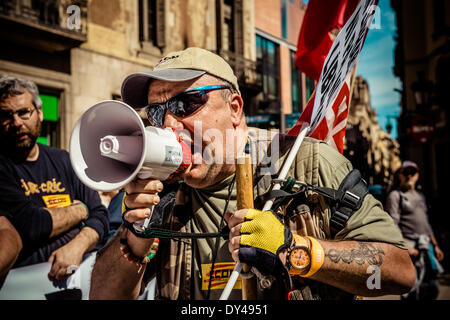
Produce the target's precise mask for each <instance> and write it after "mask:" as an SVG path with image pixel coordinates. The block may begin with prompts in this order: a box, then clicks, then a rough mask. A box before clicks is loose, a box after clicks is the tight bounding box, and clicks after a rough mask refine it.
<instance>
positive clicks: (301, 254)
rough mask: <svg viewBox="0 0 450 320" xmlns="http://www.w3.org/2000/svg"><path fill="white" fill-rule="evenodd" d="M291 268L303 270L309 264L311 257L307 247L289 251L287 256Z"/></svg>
mask: <svg viewBox="0 0 450 320" xmlns="http://www.w3.org/2000/svg"><path fill="white" fill-rule="evenodd" d="M289 260H290V263H291V266H292V267H293V268H295V269H305V268H306V267H308V266H309V264H310V263H311V257H310V254H309V251H308V248H307V247H303V246H299V247H295V248H293V249H292V250H291V254H290V256H289Z"/></svg>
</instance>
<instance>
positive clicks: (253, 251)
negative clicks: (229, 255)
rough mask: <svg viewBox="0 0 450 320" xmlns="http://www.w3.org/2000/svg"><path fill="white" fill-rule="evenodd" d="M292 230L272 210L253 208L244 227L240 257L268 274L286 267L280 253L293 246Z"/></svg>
mask: <svg viewBox="0 0 450 320" xmlns="http://www.w3.org/2000/svg"><path fill="white" fill-rule="evenodd" d="M291 242H292V233H291V232H290V231H289V229H288V228H286V227H285V226H284V224H283V223H281V221H280V220H279V218H278V217H277V216H276V215H275V214H274V213H272V212H271V211H260V210H256V209H249V210H248V212H247V214H246V215H245V221H244V222H243V223H242V226H241V242H240V248H239V260H240V261H241V262H244V263H246V264H248V265H250V266H254V267H256V268H257V269H258V270H260V271H261V272H263V273H266V274H273V275H275V274H279V273H280V272H283V271H284V270H285V268H284V266H283V264H282V263H281V260H280V258H279V257H278V254H279V253H280V251H281V250H283V249H287V248H289V246H290V245H291Z"/></svg>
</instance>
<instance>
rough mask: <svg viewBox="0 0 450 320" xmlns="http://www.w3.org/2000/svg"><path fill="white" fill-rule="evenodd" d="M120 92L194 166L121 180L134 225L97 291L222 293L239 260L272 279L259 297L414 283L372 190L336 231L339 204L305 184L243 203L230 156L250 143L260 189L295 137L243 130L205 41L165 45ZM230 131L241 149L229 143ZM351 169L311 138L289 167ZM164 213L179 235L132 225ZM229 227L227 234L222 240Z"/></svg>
mask: <svg viewBox="0 0 450 320" xmlns="http://www.w3.org/2000/svg"><path fill="white" fill-rule="evenodd" d="M122 97H123V101H124V102H125V103H127V104H129V105H130V106H131V107H133V108H135V109H140V108H145V111H146V113H147V116H148V120H149V121H150V123H151V124H152V125H153V126H157V127H169V128H172V129H174V130H175V131H176V132H179V134H180V137H181V138H182V139H183V140H184V141H185V142H187V143H190V144H191V146H192V151H193V165H192V167H191V168H190V170H189V171H188V172H185V173H184V176H183V177H182V178H183V182H180V183H175V184H167V183H164V184H163V182H161V181H158V180H154V179H144V180H142V179H135V180H133V181H132V182H130V183H129V184H128V185H127V186H126V187H125V191H126V196H125V198H124V203H123V219H124V221H126V222H127V223H126V225H127V226H128V227H125V226H122V228H121V229H119V231H118V232H117V233H116V235H115V237H114V238H113V240H112V241H110V242H109V243H108V245H107V246H106V247H105V248H104V249H102V251H101V252H99V254H98V255H97V259H96V262H95V265H94V268H93V272H92V281H91V288H90V298H91V299H136V298H138V297H139V295H140V294H141V293H142V290H143V289H144V288H145V286H146V283H148V281H149V280H151V279H152V278H154V277H156V280H157V281H156V298H157V299H218V298H219V296H220V294H221V292H222V290H223V289H224V287H225V285H226V283H227V281H228V278H229V276H230V274H231V271H232V270H233V267H234V265H235V262H237V261H240V262H243V263H246V264H247V265H249V266H252V267H254V268H253V270H254V273H256V274H257V276H258V278H264V277H269V278H270V279H272V280H271V281H270V284H269V285H267V282H261V281H258V282H257V287H256V289H255V290H256V293H255V294H256V296H257V298H258V299H259V298H260V299H283V298H284V297H285V296H286V293H287V292H291V293H292V292H294V293H295V294H291V297H292V298H296V297H297V298H301V299H315V298H322V299H336V298H352V297H354V296H355V295H362V296H377V295H385V294H400V293H404V292H407V291H408V290H409V288H410V287H411V286H412V285H413V283H414V279H415V277H414V267H413V265H412V263H411V260H410V258H409V256H408V252H407V248H406V246H405V244H404V242H403V240H402V236H401V234H400V232H399V231H398V229H397V228H396V226H395V225H394V223H393V221H392V219H391V218H390V217H389V215H388V214H387V213H386V212H385V211H383V209H382V206H381V204H380V203H379V202H378V201H377V200H375V199H374V198H373V197H372V196H371V195H369V194H367V193H364V194H362V195H361V196H360V197H359V196H357V198H358V199H359V200H358V206H357V208H356V209H355V210H349V211H348V212H349V214H348V215H347V216H346V217H347V218H348V219H345V220H344V221H341V222H342V223H341V225H340V227H339V228H336V227H335V225H334V224H333V221H334V220H333V219H335V218H332V217H333V216H336V215H335V214H336V212H337V211H336V210H335V206H334V203H333V202H332V201H331V200H329V199H328V198H326V197H324V196H323V195H322V194H317V193H314V192H310V191H308V192H303V193H300V192H299V193H298V194H295V196H292V197H291V198H290V201H288V202H287V203H283V204H282V205H279V206H277V207H273V208H272V211H265V212H261V211H259V210H257V209H250V210H248V209H245V210H239V211H236V185H235V183H234V180H235V178H234V176H235V164H234V161H229V159H230V158H232V159H234V158H236V157H237V155H238V152H241V151H242V150H243V147H244V146H245V145H246V144H247V145H248V146H249V149H250V152H251V155H252V159H256V160H255V161H254V189H255V191H256V192H255V194H256V195H262V194H264V193H265V192H266V191H268V190H269V189H270V185H271V175H274V174H276V173H277V171H278V169H279V168H280V165H281V164H282V163H283V161H284V159H285V157H286V154H287V152H288V151H289V149H290V147H291V146H292V143H293V139H291V138H290V137H287V136H284V135H281V134H273V133H269V132H267V131H265V130H260V129H256V128H249V127H247V125H246V123H245V117H244V111H243V108H244V105H243V99H242V97H241V95H240V91H239V86H238V83H237V78H236V76H235V75H234V73H233V71H232V69H231V67H230V66H229V65H228V63H227V62H226V61H225V60H224V59H222V58H221V57H219V56H217V55H216V54H214V53H211V52H209V51H207V50H204V49H200V48H188V49H186V50H184V51H180V52H173V53H170V54H168V55H167V56H166V57H164V58H163V59H161V61H160V62H159V63H158V64H157V65H156V66H155V67H154V69H153V70H152V71H149V72H141V73H137V74H132V75H130V76H128V77H127V78H126V79H125V81H124V83H123V85H122ZM211 132H213V134H211ZM207 133H209V134H207ZM227 139H231V140H233V143H232V145H233V146H236V147H233V148H229V147H227V146H228V145H229V141H227ZM274 146H275V147H274ZM351 171H352V167H351V164H350V162H349V161H348V160H347V159H345V158H344V157H343V156H342V155H341V154H339V153H338V152H336V151H335V150H333V149H332V148H331V147H329V146H328V145H327V144H325V143H323V142H320V141H317V140H314V139H309V138H307V139H305V141H304V142H303V144H302V146H301V148H300V150H299V152H298V154H297V157H296V159H295V161H294V164H293V165H292V168H291V169H290V171H289V176H290V177H292V178H293V179H295V180H299V181H303V182H305V183H308V185H311V186H316V187H328V188H333V189H336V190H338V189H339V188H340V187H341V185H346V183H342V182H343V181H344V182H347V181H349V179H348V178H347V177H348V175H349V173H350V172H351ZM353 185H358V186H363V185H364V181H363V180H361V179H359V180H358V181H356V182H355V183H354V184H352V186H353ZM344 191H345V190H344ZM355 192H356V191H355ZM152 206H154V207H153V212H152V210H151V209H150V208H152ZM255 206H256V207H258V205H257V203H255ZM299 208H306V209H305V210H303V211H302V212H299V211H300V210H299ZM157 210H160V211H161V210H162V211H164V212H167V215H165V218H164V227H165V228H166V229H167V230H170V231H172V232H173V234H176V235H177V237H160V238H159V239H158V238H146V237H145V236H142V235H140V234H139V233H137V232H136V231H135V230H133V228H132V227H130V226H132V224H133V223H135V222H139V221H142V220H144V219H147V218H149V217H150V218H151V217H152V214H153V213H155V212H156V211H157ZM338 213H339V212H338ZM295 219H297V220H295ZM294 220H295V221H297V223H296V224H295V223H292V221H294ZM302 221H303V224H302ZM226 225H227V226H228V228H229V234H228V235H227V236H226V237H222V236H220V233H221V232H222V233H223V230H224V227H225V226H226ZM180 234H181V235H183V234H185V235H189V236H186V237H182V236H180ZM212 234H216V236H215V237H206V235H212ZM370 267H372V268H375V267H376V268H378V270H380V275H381V286H380V288H376V289H374V288H373V286H368V285H367V278H368V273H367V270H368V268H370ZM241 288H242V286H241V281H238V282H237V283H236V285H235V286H234V288H233V290H232V292H231V296H230V298H231V299H241Z"/></svg>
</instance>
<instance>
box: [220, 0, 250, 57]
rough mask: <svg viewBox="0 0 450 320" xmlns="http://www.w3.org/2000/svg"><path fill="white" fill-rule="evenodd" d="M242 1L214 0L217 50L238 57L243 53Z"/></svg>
mask: <svg viewBox="0 0 450 320" xmlns="http://www.w3.org/2000/svg"><path fill="white" fill-rule="evenodd" d="M242 2H243V1H242V0H216V3H217V7H216V8H217V17H218V23H217V25H218V26H221V28H217V49H218V51H219V52H220V51H228V52H233V53H236V54H239V55H242V54H243V53H244V45H243V42H244V40H243V39H244V38H243V37H244V32H243V21H242V19H243V8H242V6H243V4H242Z"/></svg>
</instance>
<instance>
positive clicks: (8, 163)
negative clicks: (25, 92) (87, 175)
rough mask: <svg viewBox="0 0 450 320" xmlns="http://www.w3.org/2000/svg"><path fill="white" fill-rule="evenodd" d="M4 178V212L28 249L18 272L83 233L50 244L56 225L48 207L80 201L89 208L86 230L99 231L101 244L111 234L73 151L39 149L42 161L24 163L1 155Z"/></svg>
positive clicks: (0, 178)
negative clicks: (78, 171)
mask: <svg viewBox="0 0 450 320" xmlns="http://www.w3.org/2000/svg"><path fill="white" fill-rule="evenodd" d="M0 172H1V174H0V211H6V212H8V213H9V214H10V217H9V218H10V220H11V223H12V224H13V225H14V227H15V228H16V229H17V231H18V232H19V234H20V236H21V237H22V241H23V244H24V247H23V250H22V252H21V253H20V255H19V258H18V259H17V262H16V265H15V266H16V267H17V266H25V265H30V264H35V263H40V262H45V261H47V260H48V258H49V257H50V254H51V253H52V252H53V251H54V250H56V249H58V248H59V247H61V246H63V245H64V244H66V243H67V242H69V241H70V240H72V239H73V238H74V237H75V236H76V234H77V233H78V232H79V230H80V229H79V228H78V227H75V228H72V229H71V230H68V231H67V232H64V233H62V234H60V235H58V236H56V237H53V238H51V239H49V236H50V233H51V231H52V227H53V226H52V219H51V216H50V213H49V212H48V211H47V210H45V209H44V207H49V208H50V207H64V206H69V205H70V204H71V203H72V202H73V201H74V200H80V201H82V202H83V203H84V204H86V206H87V207H88V208H89V215H88V217H87V219H86V221H85V224H86V225H87V226H89V227H91V228H93V229H94V230H95V231H97V233H98V234H99V238H100V241H101V240H102V239H103V237H104V236H105V235H106V234H107V233H108V230H109V220H108V211H107V209H106V208H105V207H104V206H103V205H102V204H101V201H100V197H99V195H98V193H97V192H96V191H94V190H91V189H89V188H88V187H86V186H85V185H84V184H83V183H82V182H81V181H80V180H79V179H78V177H77V176H76V174H75V172H74V171H73V168H72V165H71V163H70V158H69V153H68V152H67V151H65V150H60V149H56V148H52V147H48V146H44V145H41V144H39V157H38V159H37V160H36V161H23V162H20V163H18V162H15V161H13V160H11V159H10V158H7V157H5V156H3V155H0Z"/></svg>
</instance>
